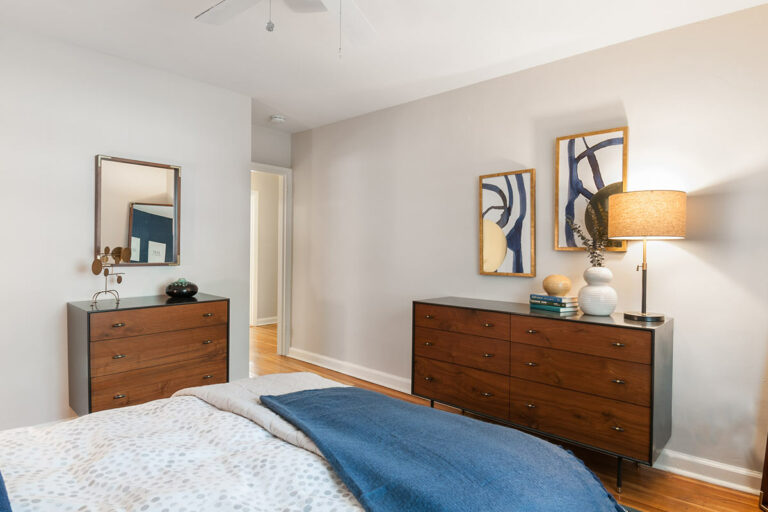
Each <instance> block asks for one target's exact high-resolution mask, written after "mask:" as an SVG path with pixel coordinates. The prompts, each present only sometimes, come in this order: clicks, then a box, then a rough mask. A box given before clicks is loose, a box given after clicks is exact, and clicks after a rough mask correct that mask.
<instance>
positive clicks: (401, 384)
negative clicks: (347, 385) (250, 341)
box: [288, 347, 411, 394]
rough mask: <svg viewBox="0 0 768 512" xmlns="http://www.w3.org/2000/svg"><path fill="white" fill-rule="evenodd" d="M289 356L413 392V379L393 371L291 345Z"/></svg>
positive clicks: (404, 391)
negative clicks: (395, 373) (382, 370)
mask: <svg viewBox="0 0 768 512" xmlns="http://www.w3.org/2000/svg"><path fill="white" fill-rule="evenodd" d="M288 357H292V358H294V359H298V360H300V361H304V362H306V363H312V364H316V365H317V366H322V367H323V368H328V369H329V370H334V371H337V372H339V373H343V374H345V375H349V376H352V377H356V378H358V379H362V380H365V381H368V382H373V383H374V384H378V385H380V386H384V387H386V388H390V389H394V390H397V391H402V392H403V393H409V394H410V392H411V379H406V378H405V377H398V376H397V375H392V374H391V373H385V372H381V371H379V370H374V369H372V368H367V367H365V366H360V365H359V364H354V363H349V362H347V361H341V360H339V359H334V358H332V357H328V356H324V355H320V354H316V353H314V352H309V351H307V350H301V349H299V348H294V347H291V348H290V349H288Z"/></svg>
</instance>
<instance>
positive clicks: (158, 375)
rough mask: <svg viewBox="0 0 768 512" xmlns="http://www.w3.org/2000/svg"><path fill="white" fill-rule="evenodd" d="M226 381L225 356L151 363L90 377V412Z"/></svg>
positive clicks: (142, 401) (164, 396) (134, 403)
mask: <svg viewBox="0 0 768 512" xmlns="http://www.w3.org/2000/svg"><path fill="white" fill-rule="evenodd" d="M222 382H227V359H226V357H221V358H220V359H216V360H213V361H205V360H195V361H184V362H181V363H173V364H165V365H160V366H152V367H150V368H143V369H140V370H132V371H129V372H123V373H115V374H112V375H105V376H102V377H93V378H92V379H91V408H92V412H96V411H103V410H105V409H114V408H116V407H124V406H126V405H136V404H141V403H144V402H149V401H150V400H157V399H159V398H168V397H170V396H171V395H172V394H173V393H175V392H176V391H178V390H180V389H184V388H188V387H193V386H203V385H205V384H220V383H222Z"/></svg>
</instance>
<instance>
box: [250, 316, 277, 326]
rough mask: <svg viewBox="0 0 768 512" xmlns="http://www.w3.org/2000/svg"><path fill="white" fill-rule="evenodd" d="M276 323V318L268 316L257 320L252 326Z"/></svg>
mask: <svg viewBox="0 0 768 512" xmlns="http://www.w3.org/2000/svg"><path fill="white" fill-rule="evenodd" d="M276 323H277V317H276V316H268V317H267V318H257V319H256V324H254V325H270V324H276Z"/></svg>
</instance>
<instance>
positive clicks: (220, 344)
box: [90, 324, 227, 377]
mask: <svg viewBox="0 0 768 512" xmlns="http://www.w3.org/2000/svg"><path fill="white" fill-rule="evenodd" d="M90 350H91V377H100V376H102V375H109V374H112V373H120V372H126V371H129V370H135V369H137V368H144V367H147V366H157V365H159V364H167V363H175V362H178V361H187V360H190V359H216V358H219V357H221V356H226V354H227V325H226V324H223V325H214V326H211V327H199V328H197V329H184V330H182V331H173V332H167V333H159V334H147V335H144V336H132V337H130V338H118V339H114V340H102V341H91V342H90Z"/></svg>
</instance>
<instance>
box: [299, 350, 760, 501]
mask: <svg viewBox="0 0 768 512" xmlns="http://www.w3.org/2000/svg"><path fill="white" fill-rule="evenodd" d="M288 357H292V358H294V359H298V360H300V361H304V362H307V363H312V364H316V365H317V366H322V367H323V368H328V369H329V370H334V371H337V372H340V373H343V374H345V375H350V376H352V377H357V378H358V379H362V380H365V381H368V382H373V383H374V384H379V385H381V386H384V387H387V388H390V389H395V390H397V391H402V392H403V393H410V392H411V381H410V379H406V378H404V377H398V376H397V375H392V374H390V373H384V372H381V371H379V370H373V369H371V368H367V367H365V366H360V365H358V364H354V363H349V362H346V361H341V360H339V359H334V358H332V357H328V356H324V355H320V354H316V353H314V352H309V351H306V350H301V349H298V348H293V347H291V348H290V349H289V350H288ZM653 467H654V468H656V469H660V470H662V471H668V472H670V473H675V474H677V475H681V476H686V477H689V478H693V479H695V480H701V481H704V482H709V483H711V484H715V485H719V486H722V487H727V488H729V489H735V490H737V491H742V492H747V493H750V494H758V493H759V491H760V480H761V478H762V474H761V473H760V472H759V471H753V470H751V469H746V468H742V467H739V466H732V465H730V464H725V463H722V462H717V461H714V460H710V459H704V458H702V457H696V456H694V455H688V454H686V453H681V452H676V451H674V450H663V451H662V452H661V454H660V455H659V458H658V459H657V460H656V463H655V464H654V465H653Z"/></svg>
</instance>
